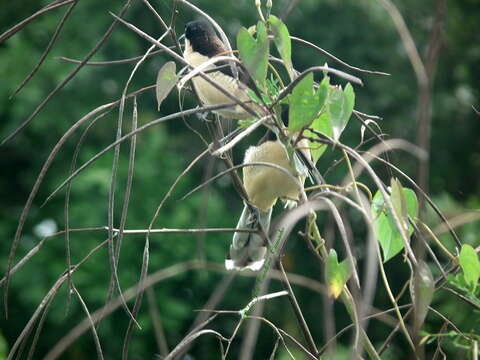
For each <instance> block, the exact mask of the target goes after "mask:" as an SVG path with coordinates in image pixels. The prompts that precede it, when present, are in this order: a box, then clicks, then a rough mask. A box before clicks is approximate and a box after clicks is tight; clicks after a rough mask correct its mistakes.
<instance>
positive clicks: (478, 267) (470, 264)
mask: <svg viewBox="0 0 480 360" xmlns="http://www.w3.org/2000/svg"><path fill="white" fill-rule="evenodd" d="M458 262H459V263H460V267H461V268H462V271H463V278H464V279H465V283H466V284H467V286H468V287H469V288H470V289H471V291H472V293H474V292H475V289H476V288H477V284H478V279H479V278H480V261H479V260H478V255H477V253H476V252H475V250H474V249H473V247H471V246H470V245H468V244H463V245H462V250H460V255H459V257H458Z"/></svg>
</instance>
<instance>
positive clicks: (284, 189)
mask: <svg viewBox="0 0 480 360" xmlns="http://www.w3.org/2000/svg"><path fill="white" fill-rule="evenodd" d="M297 147H298V148H299V149H300V153H301V156H302V157H306V158H308V159H310V158H311V156H310V150H309V148H308V140H306V139H302V140H300V141H299V142H298V144H297ZM255 162H265V163H270V164H273V165H276V166H279V167H281V168H283V169H284V170H286V171H287V172H288V173H290V176H289V175H288V174H286V173H285V172H284V171H281V170H279V169H276V168H274V167H270V166H261V165H258V166H244V167H243V170H242V171H243V185H244V188H245V191H246V193H247V196H248V202H249V204H247V203H245V204H244V208H243V211H242V213H241V216H240V219H239V221H238V224H237V227H236V229H253V230H255V229H258V228H260V227H261V229H263V231H265V233H266V234H268V229H269V227H270V219H271V216H272V210H273V206H274V205H275V204H276V203H277V201H278V199H282V200H289V201H295V202H296V201H298V199H299V196H300V192H301V189H300V187H299V186H302V187H303V184H304V182H305V178H306V177H307V175H308V174H307V167H306V166H303V165H302V164H303V163H302V162H301V160H300V159H299V158H298V157H297V155H296V154H295V153H294V154H293V159H290V158H289V155H288V152H287V149H286V148H285V146H284V145H283V143H282V142H281V141H280V140H279V139H276V140H267V141H265V142H263V143H261V144H260V145H258V146H250V147H249V148H248V149H247V151H246V152H245V157H244V160H243V164H244V165H247V164H249V163H255ZM297 164H300V166H297ZM294 179H296V181H295V180H294ZM266 253H267V245H266V242H265V240H264V238H263V236H261V235H260V234H259V233H253V232H235V233H234V235H233V239H232V243H231V245H230V251H229V254H228V255H227V259H226V260H225V267H226V269H227V270H245V269H250V270H253V271H258V270H260V269H261V268H262V266H263V264H264V262H265V258H266Z"/></svg>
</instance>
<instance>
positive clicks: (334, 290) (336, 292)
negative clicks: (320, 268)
mask: <svg viewBox="0 0 480 360" xmlns="http://www.w3.org/2000/svg"><path fill="white" fill-rule="evenodd" d="M326 275H327V286H328V294H329V295H330V296H332V297H334V298H335V299H336V298H338V297H339V296H340V294H341V293H342V291H343V287H344V286H345V284H346V283H347V281H348V279H350V277H351V276H352V268H351V267H350V263H349V262H348V260H343V261H342V262H341V263H339V262H338V258H337V253H336V251H335V250H334V249H330V253H329V254H328V259H327V266H326Z"/></svg>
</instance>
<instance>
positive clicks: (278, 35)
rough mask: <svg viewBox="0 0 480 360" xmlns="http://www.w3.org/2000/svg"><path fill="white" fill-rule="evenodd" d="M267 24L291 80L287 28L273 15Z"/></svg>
mask: <svg viewBox="0 0 480 360" xmlns="http://www.w3.org/2000/svg"><path fill="white" fill-rule="evenodd" d="M268 22H269V23H270V25H271V29H272V32H273V42H274V43H275V46H276V47H277V50H278V53H279V54H280V56H281V58H282V60H283V62H284V63H285V68H286V69H287V71H288V75H289V76H290V80H293V65H292V42H291V40H290V34H289V32H288V28H287V26H286V25H285V24H284V23H283V21H282V20H280V19H279V18H277V17H276V16H274V15H270V17H269V18H268Z"/></svg>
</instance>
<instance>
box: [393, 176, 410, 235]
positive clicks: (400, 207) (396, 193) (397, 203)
mask: <svg viewBox="0 0 480 360" xmlns="http://www.w3.org/2000/svg"><path fill="white" fill-rule="evenodd" d="M390 188H391V195H390V199H391V200H392V204H393V210H394V211H395V214H396V215H397V217H398V218H399V219H400V221H401V222H402V225H403V226H404V228H405V227H406V226H407V225H408V214H407V200H406V198H405V194H404V192H403V187H402V184H401V183H400V181H399V180H398V179H396V178H395V179H394V178H392V179H391V180H390Z"/></svg>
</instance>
